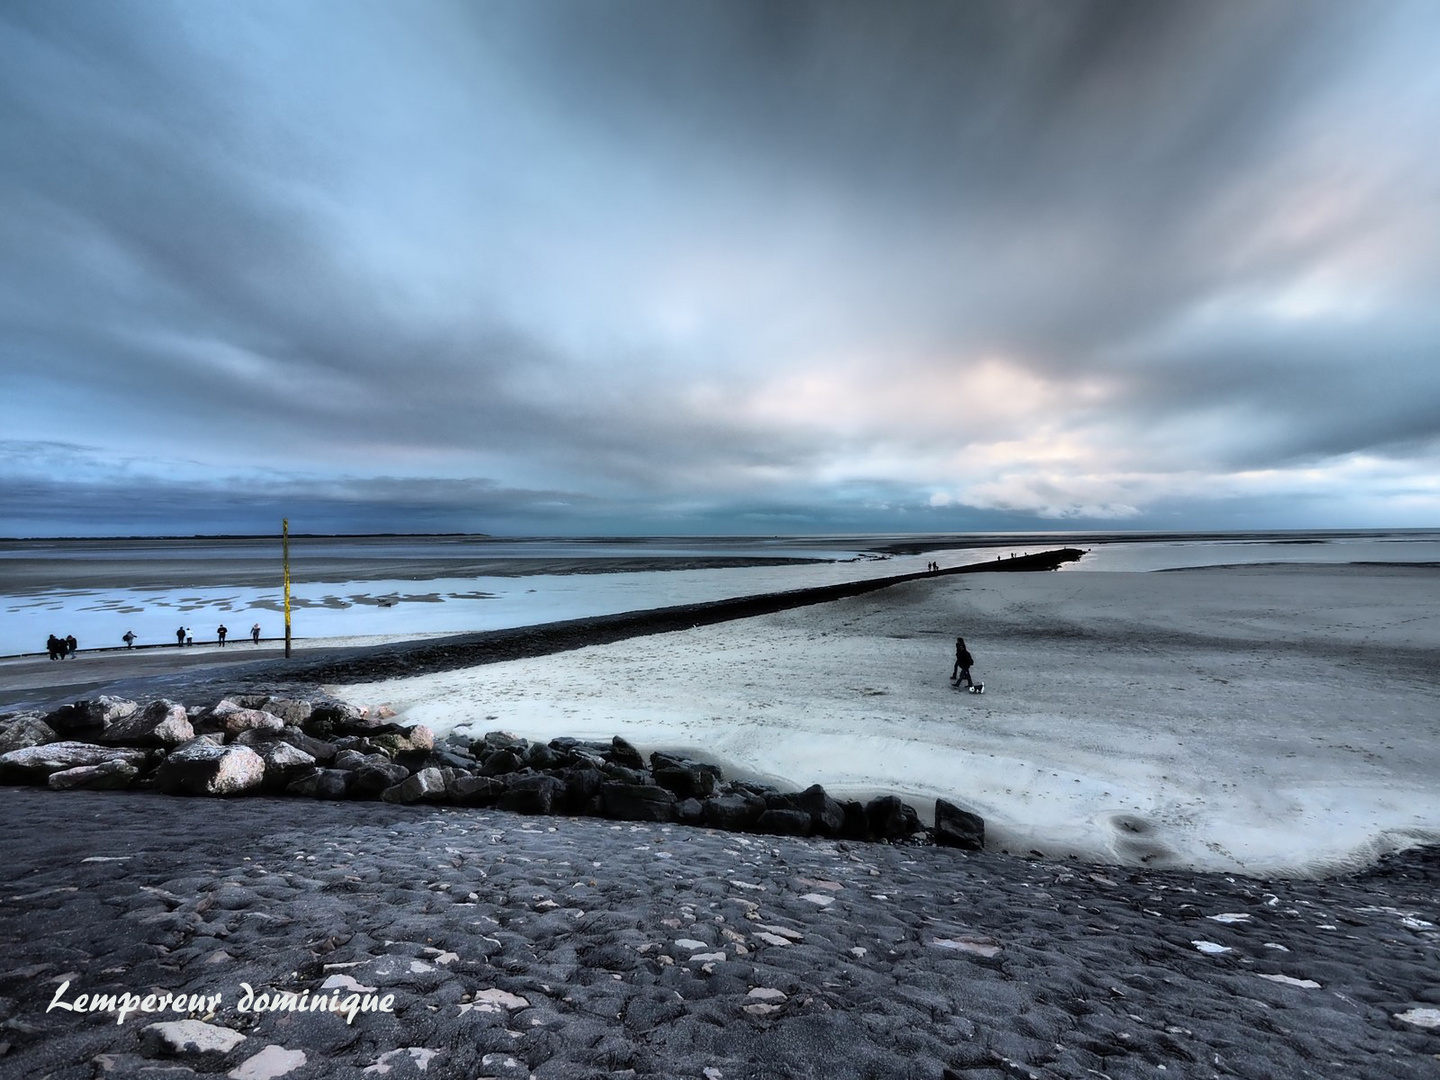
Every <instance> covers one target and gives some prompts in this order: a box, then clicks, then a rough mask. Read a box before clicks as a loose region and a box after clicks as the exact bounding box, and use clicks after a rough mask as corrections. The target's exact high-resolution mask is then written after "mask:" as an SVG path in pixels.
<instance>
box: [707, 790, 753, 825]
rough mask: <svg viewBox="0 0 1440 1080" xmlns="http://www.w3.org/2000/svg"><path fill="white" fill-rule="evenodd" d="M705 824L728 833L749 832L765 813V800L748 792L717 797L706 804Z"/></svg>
mask: <svg viewBox="0 0 1440 1080" xmlns="http://www.w3.org/2000/svg"><path fill="white" fill-rule="evenodd" d="M704 807H705V810H704V814H705V824H706V825H708V826H710V828H712V829H723V830H725V831H726V832H747V831H749V830H750V829H753V828H754V827H755V823H756V822H757V821H759V820H760V815H761V814H763V813H765V800H764V799H762V798H760V796H758V795H751V794H749V793H748V792H736V793H735V794H733V795H717V796H715V798H713V799H706V800H705V802H704Z"/></svg>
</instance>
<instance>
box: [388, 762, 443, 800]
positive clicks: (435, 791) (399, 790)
mask: <svg viewBox="0 0 1440 1080" xmlns="http://www.w3.org/2000/svg"><path fill="white" fill-rule="evenodd" d="M380 797H381V798H382V799H384V800H385V801H386V802H395V803H413V802H420V801H421V800H424V801H427V802H439V801H440V800H442V799H444V798H445V777H444V775H443V774H442V773H441V772H440V770H439V769H421V770H420V771H419V772H417V773H415V774H414V775H413V776H411V777H409V778H407V779H405V780H403V781H401V782H400V783H398V784H396V785H395V786H394V787H392V788H386V789H385V790H384V791H383V792H381V794H380Z"/></svg>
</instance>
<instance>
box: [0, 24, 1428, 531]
mask: <svg viewBox="0 0 1440 1080" xmlns="http://www.w3.org/2000/svg"><path fill="white" fill-rule="evenodd" d="M1437 30H1440V16H1437V15H1436V14H1435V12H1434V9H1433V8H1430V7H1427V6H1426V5H1425V4H1419V3H1414V4H1412V3H1403V2H1397V3H1386V4H1314V3H1308V2H1307V3H1299V2H1293V3H1292V2H1280V0H1271V2H1264V3H1251V2H1243V3H1242V2H1228V0H1220V2H1214V3H1210V2H1206V3H1198V2H1197V3H1172V4H1151V3H1120V2H1115V3H1103V2H1095V3H1052V2H1023V0H1013V2H1005V3H963V4H962V3H933V4H932V3H901V4H874V3H868V2H867V3H837V2H827V3H805V2H799V0H796V2H790V3H784V4H776V3H768V2H766V3H760V2H754V3H746V2H725V3H708V2H698V0H697V2H692V3H685V4H664V3H648V2H647V3H636V2H615V3H606V4H593V3H583V2H559V0H557V2H549V3H545V4H528V5H522V4H516V5H499V4H471V3H458V2H457V3H448V2H442V0H430V2H423V3H416V4H411V5H403V6H402V5H391V4H383V3H370V2H364V0H356V2H353V3H343V4H342V3H336V4H329V3H320V2H317V3H310V4H305V5H292V4H286V3H279V2H274V3H270V2H265V0H256V2H254V3H250V4H245V5H233V6H229V5H226V6H222V5H191V4H173V5H172V4H164V3H159V2H152V3H100V2H98V0H62V2H59V3H53V2H45V3H32V2H21V0H17V2H12V3H9V4H7V5H5V7H4V8H3V9H0V164H3V168H0V204H3V208H4V211H5V212H4V213H3V214H0V346H3V350H4V353H3V376H4V379H5V383H6V388H7V390H8V391H9V394H8V395H7V396H10V397H11V398H12V400H14V401H16V402H18V403H19V408H17V409H16V411H15V416H14V419H13V422H12V424H11V425H10V427H9V429H8V430H9V433H10V434H11V435H12V436H13V437H14V438H16V439H19V440H24V439H30V440H50V441H57V442H66V441H71V442H77V443H83V444H84V445H87V446H97V447H99V451H98V452H99V454H100V455H101V456H102V457H104V456H106V455H108V456H109V457H110V458H112V459H113V460H116V461H119V460H122V459H123V460H128V458H129V456H134V455H138V456H139V457H141V458H144V459H145V460H146V461H149V462H152V465H148V466H146V468H145V469H144V470H142V471H143V472H144V474H145V476H146V477H148V479H146V480H145V481H144V483H143V484H141V487H146V489H147V490H148V489H149V487H147V485H148V486H150V487H153V488H154V490H155V491H156V492H157V493H160V494H158V496H157V501H156V503H155V505H156V506H157V507H161V508H163V510H164V512H165V513H168V514H174V515H176V516H177V517H182V518H183V517H184V516H185V514H186V509H185V507H186V506H187V505H191V506H196V507H198V506H204V507H209V508H210V509H209V510H207V511H206V513H211V514H214V515H220V516H224V515H227V514H229V512H230V511H229V510H227V509H226V505H228V504H227V503H226V499H225V498H220V497H219V495H218V492H219V489H220V487H221V486H225V487H227V488H228V490H230V491H231V492H232V496H231V497H227V498H231V499H232V501H233V504H234V505H235V506H237V507H238V506H243V505H252V504H253V505H254V506H256V507H257V508H258V510H257V512H258V513H260V514H261V515H262V516H263V515H266V514H269V513H270V512H271V510H272V506H273V505H274V504H275V502H276V500H277V499H280V498H283V497H292V498H295V499H308V498H319V497H320V496H319V495H318V493H317V492H318V489H316V488H313V487H312V486H311V485H312V484H319V483H321V481H322V479H323V478H324V477H325V476H328V475H332V474H333V475H335V476H336V477H337V480H336V483H337V484H338V485H339V489H337V490H343V491H344V492H345V493H346V494H345V495H344V496H343V497H339V496H337V497H336V498H335V499H333V500H331V503H327V505H332V504H333V506H334V507H342V506H350V507H351V508H352V510H353V509H354V507H355V506H356V505H358V503H360V502H365V503H366V505H368V506H370V507H372V510H371V511H366V514H369V515H370V516H375V517H378V516H383V515H384V514H385V513H386V512H391V511H393V512H395V513H397V514H409V513H414V514H422V515H423V514H428V513H430V510H427V509H426V508H432V509H434V511H435V513H436V514H437V515H439V516H441V517H443V516H444V513H443V509H442V508H443V505H444V504H445V503H446V500H453V508H454V512H455V516H459V517H464V516H465V514H466V513H467V510H466V509H465V508H466V507H468V506H469V505H471V504H472V503H474V504H475V505H483V506H485V507H487V508H488V512H493V513H494V514H496V515H503V516H504V518H505V520H513V521H517V522H519V521H522V520H524V516H525V514H527V513H531V514H533V515H534V516H533V517H532V518H530V520H532V521H534V522H537V523H541V524H537V526H536V527H537V528H541V527H545V526H547V525H548V523H549V522H550V521H551V520H552V518H551V517H548V516H547V515H552V514H553V515H562V516H563V515H564V514H566V513H570V514H574V515H576V517H575V520H576V521H580V522H587V521H590V520H598V518H587V517H586V516H585V515H586V514H591V513H594V514H602V515H608V517H607V520H613V521H616V522H620V521H622V520H623V519H625V518H626V516H627V515H628V516H629V519H630V520H632V521H633V522H635V527H637V528H643V527H647V526H646V525H645V523H646V522H650V523H654V522H673V521H675V520H677V519H683V518H685V517H686V516H687V515H689V516H690V518H691V519H693V520H700V519H703V520H705V521H706V522H719V521H723V520H724V518H725V516H726V515H727V514H729V515H732V516H733V518H734V520H735V521H737V522H741V521H745V520H750V519H751V518H754V517H755V515H759V516H760V517H764V516H766V515H773V516H774V517H775V518H776V519H777V520H780V519H786V518H788V519H791V520H805V521H812V522H817V523H818V522H825V523H830V522H837V521H850V522H859V521H861V520H864V521H870V520H874V519H877V518H878V517H879V516H880V515H883V514H886V513H896V512H898V509H897V508H903V507H910V508H912V509H917V508H918V509H919V510H922V511H924V512H925V513H927V514H933V513H935V512H937V506H938V507H940V508H958V507H965V506H969V507H971V508H974V509H975V512H976V513H981V514H993V513H998V512H1004V513H1006V514H1011V513H1015V514H1020V513H1026V512H1029V513H1039V514H1051V515H1069V516H1073V515H1075V514H1079V515H1082V516H1083V515H1084V514H1086V513H1095V514H1100V515H1104V514H1117V515H1133V514H1137V513H1140V512H1142V510H1143V507H1144V506H1146V505H1149V506H1155V507H1158V506H1161V505H1166V506H1173V505H1177V504H1178V503H1179V502H1183V501H1184V500H1185V499H1192V498H1195V497H1196V496H1195V493H1194V490H1192V485H1197V484H1198V485H1199V486H1201V487H1204V488H1205V489H1206V490H1213V489H1214V487H1215V486H1217V485H1218V486H1221V487H1224V486H1227V485H1229V484H1230V481H1228V480H1227V479H1226V477H1227V475H1228V474H1230V473H1233V472H1236V471H1256V470H1259V471H1264V470H1276V469H1279V470H1284V469H1286V468H1291V467H1295V466H1301V465H1306V466H1323V465H1326V463H1327V462H1332V461H1335V460H1339V459H1343V458H1347V457H1354V456H1357V455H1359V456H1371V457H1380V458H1385V459H1387V460H1391V461H1394V462H1396V463H1398V464H1397V466H1396V470H1395V472H1394V475H1395V476H1396V477H1399V476H1400V475H1402V474H1405V473H1406V471H1407V470H1408V471H1409V473H1410V474H1413V475H1423V474H1425V473H1426V472H1427V471H1433V470H1431V466H1432V465H1433V462H1434V459H1435V454H1436V446H1437V442H1440V431H1437V421H1436V419H1435V418H1436V417H1437V416H1440V374H1437V369H1436V366H1435V365H1434V364H1433V363H1432V362H1431V360H1430V358H1431V357H1433V356H1434V355H1436V353H1437V352H1440V348H1437V347H1440V321H1437V320H1436V319H1435V318H1434V317H1433V315H1431V314H1430V308H1431V306H1432V300H1431V298H1432V297H1433V295H1434V290H1435V287H1436V286H1437V285H1440V257H1437V252H1440V204H1437V200H1436V197H1435V192H1436V191H1437V190H1440V176H1437V171H1436V167H1435V162H1434V160H1433V152H1432V151H1430V150H1429V149H1428V148H1429V147H1431V146H1433V145H1436V144H1437V141H1440V82H1437V80H1436V78H1435V76H1434V74H1433V63H1432V62H1431V58H1430V56H1429V48H1428V47H1427V45H1426V42H1427V41H1433V40H1434V34H1435V32H1436V31H1437ZM56 461H57V462H59V463H60V464H58V465H57V466H56V469H55V470H52V471H51V473H50V474H49V475H48V476H45V477H42V478H41V479H36V478H35V477H34V475H33V474H32V473H30V472H28V471H26V467H24V466H23V463H18V462H12V463H11V464H10V465H9V466H7V470H8V471H6V472H4V473H0V482H5V481H4V479H3V477H4V476H12V477H15V478H16V482H15V484H14V485H12V486H11V487H10V489H9V492H10V495H11V496H13V499H12V502H11V505H12V506H13V507H15V508H16V509H17V511H18V510H19V509H21V508H22V507H23V506H24V505H31V506H34V507H37V508H41V507H43V508H44V515H45V517H46V520H50V519H51V517H52V516H54V519H55V520H60V519H61V518H63V512H64V504H65V502H66V500H67V499H72V498H73V499H77V500H78V499H79V497H80V489H79V488H78V487H75V486H73V485H78V484H93V485H94V488H93V491H92V492H91V494H92V495H93V496H94V498H93V500H92V501H91V502H90V503H89V504H88V505H90V506H91V507H92V508H93V507H100V506H103V505H105V500H103V498H101V492H102V491H103V490H112V491H114V492H115V494H116V495H117V497H121V498H124V499H127V500H130V499H133V498H135V497H137V494H138V492H137V490H135V489H132V488H127V487H125V486H124V484H123V482H122V481H123V479H124V478H123V477H120V476H119V475H116V476H110V477H106V478H102V477H100V476H99V475H98V474H97V473H95V472H94V471H93V470H92V471H90V472H86V471H85V470H84V469H83V468H82V469H81V471H80V472H79V473H77V474H76V475H75V476H74V477H71V478H67V477H66V476H65V475H63V470H64V469H66V468H72V467H76V468H78V466H75V465H74V464H73V461H74V456H73V455H71V456H69V457H67V456H65V455H60V456H59V457H57V458H56ZM166 462H168V463H169V464H164V463H166ZM187 462H194V463H195V464H194V466H193V468H192V466H191V465H189V464H187ZM1066 463H1068V464H1066ZM252 468H253V469H257V470H258V469H272V470H275V472H274V474H273V475H274V477H275V478H291V479H290V480H281V479H277V480H276V483H277V484H278V487H276V488H274V490H272V491H271V492H270V494H269V495H267V494H266V492H265V491H264V490H262V488H263V485H259V486H255V485H252V484H250V482H249V481H246V482H239V481H233V482H232V481H227V482H226V484H225V485H221V484H219V483H218V482H216V483H213V484H209V486H207V483H208V482H207V479H206V477H205V476H204V473H205V471H206V470H209V471H210V472H211V474H212V479H213V477H220V476H223V477H230V478H234V477H237V476H242V475H246V474H247V473H246V470H248V469H252ZM1387 468H1388V466H1387ZM167 470H168V471H169V472H170V473H172V474H173V475H171V476H168V477H167V476H166V473H167ZM1142 473H1143V474H1146V475H1145V476H1144V478H1143V480H1136V479H1135V477H1136V476H1138V475H1139V474H1142ZM1197 474H1199V475H1202V476H1203V477H1204V480H1203V483H1201V482H1200V481H1196V480H1195V475H1197ZM462 475H469V476H484V477H493V478H495V479H493V480H492V481H477V482H475V486H474V487H466V486H464V485H465V483H466V482H465V481H461V480H457V479H454V478H455V477H458V476H462ZM394 476H400V477H402V479H401V481H399V482H398V483H399V484H400V487H399V488H396V487H393V486H389V485H388V482H383V481H382V480H379V479H367V478H383V477H394ZM1167 477H1171V478H1173V482H1170V481H1167ZM427 478H435V479H433V480H427ZM291 480H293V482H294V483H295V484H296V485H298V486H297V487H293V488H290V487H286V486H285V485H286V484H288V483H290V482H291ZM1347 482H1348V481H1347V480H1346V479H1345V478H1343V477H1339V476H1338V474H1337V479H1336V480H1335V484H1336V487H1335V488H1334V497H1335V498H1336V499H1341V498H1343V495H1344V491H1343V488H1344V485H1345V484H1346V483H1347ZM172 483H173V485H174V486H173V491H172V489H171V488H167V484H172ZM256 483H257V484H258V481H257V482H256ZM1236 483H1237V484H1238V485H1239V486H1236V487H1235V488H1234V490H1233V492H1232V494H1233V496H1234V498H1236V499H1237V500H1240V499H1247V498H1250V497H1252V493H1250V492H1249V491H1248V490H1246V489H1245V488H1244V486H1243V484H1240V482H1239V481H1237V482H1236ZM1396 483H1400V480H1398V479H1397V480H1396ZM107 484H108V485H112V486H111V487H109V488H107V487H106V485H107ZM67 485H70V486H67ZM427 485H430V486H427ZM406 488H408V490H409V492H410V493H412V494H414V493H418V492H424V493H425V494H424V495H423V498H420V499H419V502H417V503H414V504H413V505H412V504H409V503H406V502H405V496H406V493H407V492H406V490H403V489H406ZM1067 488H1069V489H1073V490H1072V491H1071V494H1070V496H1068V497H1067V496H1066V495H1065V492H1066V489H1067ZM22 491H23V494H16V493H20V492H22ZM165 491H172V494H173V495H174V497H173V499H172V498H171V497H170V496H169V495H166V494H164V492H165ZM486 491H489V492H491V494H489V495H483V493H484V492H486ZM510 491H513V492H517V493H520V494H519V495H517V496H516V498H515V499H514V500H513V501H506V500H503V499H500V497H499V496H498V495H496V494H494V493H495V492H510ZM547 491H561V492H570V493H574V494H572V495H566V496H564V497H563V498H561V499H558V500H556V501H553V502H547V501H546V500H545V499H541V498H538V497H537V498H531V496H530V495H529V494H526V493H530V492H540V493H544V492H547ZM352 496H353V497H352ZM482 496H483V497H482ZM87 497H88V496H87ZM932 497H933V498H934V500H935V503H936V505H935V506H929V507H928V508H927V505H926V504H927V500H931V499H932ZM1267 497H1270V498H1271V499H1272V500H1273V501H1272V503H1271V505H1272V506H1273V507H1274V508H1275V512H1276V513H1278V514H1282V515H1283V513H1284V512H1285V511H1284V507H1285V506H1286V505H1287V503H1286V499H1293V500H1296V501H1295V503H1294V505H1295V506H1297V507H1299V506H1301V505H1302V503H1303V504H1304V505H1308V504H1309V501H1310V500H1312V499H1314V498H1315V497H1316V495H1315V493H1314V492H1312V491H1309V490H1300V489H1299V488H1297V489H1295V490H1293V491H1289V492H1288V493H1287V491H1286V490H1285V489H1284V487H1283V485H1281V486H1280V487H1279V488H1277V489H1276V490H1275V491H1273V492H1268V493H1267ZM587 499H589V500H593V501H592V502H586V500H587ZM187 500H189V501H188V502H187ZM367 500H368V501H367ZM602 505H603V507H604V509H603V510H597V509H596V507H597V506H602ZM1189 505H1192V506H1199V504H1198V503H1190V504H1189ZM1077 507H1078V509H1076V508H1077ZM1137 508H1139V509H1137ZM99 512H100V513H101V514H102V516H103V510H102V511H99ZM237 512H239V511H237ZM327 512H328V511H327ZM335 512H336V513H337V514H338V513H339V512H340V511H339V510H338V509H337V510H336V511H335ZM945 512H947V513H949V512H951V511H950V510H949V509H946V510H945ZM956 512H958V511H956ZM1207 512H1208V511H1207ZM1306 512H1307V513H1308V511H1306ZM76 513H77V515H78V514H79V513H80V510H79V508H78V506H77V510H76ZM242 516H243V515H242ZM362 516H363V515H362ZM226 520H230V518H229V517H226ZM437 520H438V518H437ZM756 520H758V518H756ZM456 527H463V526H456ZM473 527H476V528H483V527H484V526H483V524H482V525H476V526H473ZM611 527H614V526H611ZM816 527H820V526H819V525H817V526H816ZM917 527H919V526H917ZM180 531H185V530H180ZM722 531H723V530H722Z"/></svg>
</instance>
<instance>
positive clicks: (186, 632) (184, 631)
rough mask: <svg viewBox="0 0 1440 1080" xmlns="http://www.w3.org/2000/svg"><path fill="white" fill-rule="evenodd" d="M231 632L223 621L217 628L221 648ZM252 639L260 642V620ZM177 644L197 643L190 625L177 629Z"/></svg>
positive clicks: (252, 629) (251, 635)
mask: <svg viewBox="0 0 1440 1080" xmlns="http://www.w3.org/2000/svg"><path fill="white" fill-rule="evenodd" d="M229 633H230V628H229V627H228V626H226V625H225V624H224V623H221V624H220V625H219V626H217V627H216V628H215V640H216V642H217V643H218V644H219V645H220V647H221V648H224V647H225V636H226V635H227V634H229ZM250 640H251V641H253V642H254V643H255V644H256V645H259V644H260V624H259V623H258V622H257V623H256V624H255V625H254V626H252V627H250ZM127 644H128V642H127ZM175 644H176V645H179V646H182V647H183V646H185V645H194V644H195V639H194V638H193V637H191V636H190V628H189V627H188V626H182V627H180V628H179V629H177V630H176V631H175Z"/></svg>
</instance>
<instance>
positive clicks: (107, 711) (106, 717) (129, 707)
mask: <svg viewBox="0 0 1440 1080" xmlns="http://www.w3.org/2000/svg"><path fill="white" fill-rule="evenodd" d="M81 704H83V705H84V706H85V711H86V712H87V713H88V714H89V717H90V725H89V726H91V727H99V728H107V727H109V726H110V725H111V724H113V723H115V722H116V721H117V720H123V719H125V718H126V717H127V716H134V715H135V713H136V712H138V711H139V709H140V706H139V705H137V704H136V703H135V702H133V701H130V700H127V699H126V698H117V697H110V696H108V695H105V694H102V695H101V696H100V697H98V698H95V699H94V700H93V701H86V702H82V703H81Z"/></svg>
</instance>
